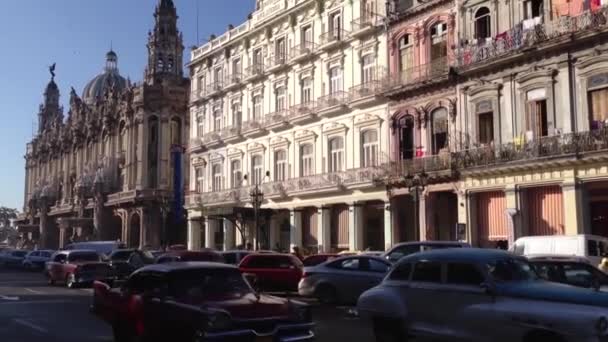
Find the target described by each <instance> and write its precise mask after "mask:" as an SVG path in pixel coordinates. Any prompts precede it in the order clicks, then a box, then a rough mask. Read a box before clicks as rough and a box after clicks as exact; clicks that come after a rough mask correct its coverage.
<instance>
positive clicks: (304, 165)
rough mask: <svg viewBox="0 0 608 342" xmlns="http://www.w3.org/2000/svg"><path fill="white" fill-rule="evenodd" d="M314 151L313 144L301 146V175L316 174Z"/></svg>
mask: <svg viewBox="0 0 608 342" xmlns="http://www.w3.org/2000/svg"><path fill="white" fill-rule="evenodd" d="M313 161H314V153H313V148H312V144H304V145H302V146H300V177H306V176H312V175H313V174H314V164H313Z"/></svg>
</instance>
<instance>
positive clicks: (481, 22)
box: [475, 7, 492, 39]
mask: <svg viewBox="0 0 608 342" xmlns="http://www.w3.org/2000/svg"><path fill="white" fill-rule="evenodd" d="M491 36H492V34H491V28H490V10H489V9H488V8H487V7H482V8H480V9H478V10H477V12H475V38H477V39H484V38H488V37H491Z"/></svg>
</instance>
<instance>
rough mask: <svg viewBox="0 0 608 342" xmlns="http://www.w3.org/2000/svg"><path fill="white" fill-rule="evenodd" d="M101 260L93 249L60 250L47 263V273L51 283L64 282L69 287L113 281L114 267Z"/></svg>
mask: <svg viewBox="0 0 608 342" xmlns="http://www.w3.org/2000/svg"><path fill="white" fill-rule="evenodd" d="M101 260H102V259H101V256H100V255H99V253H97V252H96V251H93V250H78V249H76V250H69V251H60V252H57V253H55V254H53V256H52V257H51V261H49V262H47V263H46V266H45V275H46V277H47V280H48V283H49V285H55V283H57V282H63V283H64V284H65V285H66V286H67V287H68V288H75V287H78V286H86V285H91V284H92V283H93V281H95V280H104V281H106V282H113V281H114V279H115V276H114V272H113V270H112V267H110V265H108V264H107V263H105V262H102V261H101Z"/></svg>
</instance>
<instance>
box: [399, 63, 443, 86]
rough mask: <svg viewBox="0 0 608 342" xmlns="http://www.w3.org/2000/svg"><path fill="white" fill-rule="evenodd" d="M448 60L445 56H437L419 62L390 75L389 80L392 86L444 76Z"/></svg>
mask: <svg viewBox="0 0 608 342" xmlns="http://www.w3.org/2000/svg"><path fill="white" fill-rule="evenodd" d="M448 63H449V60H448V58H447V57H441V58H437V59H435V60H433V61H431V62H430V63H427V64H421V65H418V66H415V67H412V68H409V69H406V70H403V71H402V72H401V73H400V74H399V75H398V76H395V77H392V79H391V80H390V81H389V82H390V85H391V86H392V87H398V86H403V85H411V84H415V83H419V82H425V81H429V80H432V79H434V78H437V77H440V76H445V75H447V74H448V72H449V70H450V66H449V64H448Z"/></svg>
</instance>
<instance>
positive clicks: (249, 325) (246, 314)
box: [91, 262, 314, 342]
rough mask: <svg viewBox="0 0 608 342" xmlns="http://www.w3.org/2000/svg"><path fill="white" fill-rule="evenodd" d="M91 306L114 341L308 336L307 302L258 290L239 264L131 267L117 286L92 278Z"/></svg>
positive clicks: (304, 338)
mask: <svg viewBox="0 0 608 342" xmlns="http://www.w3.org/2000/svg"><path fill="white" fill-rule="evenodd" d="M93 293H94V294H93V304H92V306H91V310H92V312H93V313H95V314H96V315H98V316H99V317H101V318H102V319H103V320H105V321H106V322H107V323H109V324H110V325H111V326H112V328H113V332H114V339H115V341H185V342H193V341H235V342H238V341H256V342H259V341H264V342H265V341H269V342H270V341H292V342H297V341H311V340H312V339H313V338H314V333H313V331H312V328H313V323H312V317H311V315H310V310H309V308H308V306H307V305H305V304H303V303H300V302H295V301H291V300H288V299H284V298H278V297H273V296H266V295H261V294H258V293H256V292H255V291H254V290H253V289H252V288H251V287H250V286H249V284H248V283H247V282H246V280H245V279H244V278H243V276H242V275H241V273H240V272H239V270H238V268H236V267H234V266H230V265H226V264H220V263H214V262H175V263H163V264H154V265H149V266H145V267H143V268H141V269H139V270H137V271H135V272H134V273H133V274H132V275H131V277H129V279H128V280H127V282H126V283H125V284H124V285H123V287H122V288H121V289H111V288H110V286H108V285H107V284H104V283H102V282H96V283H95V284H94V292H93Z"/></svg>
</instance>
